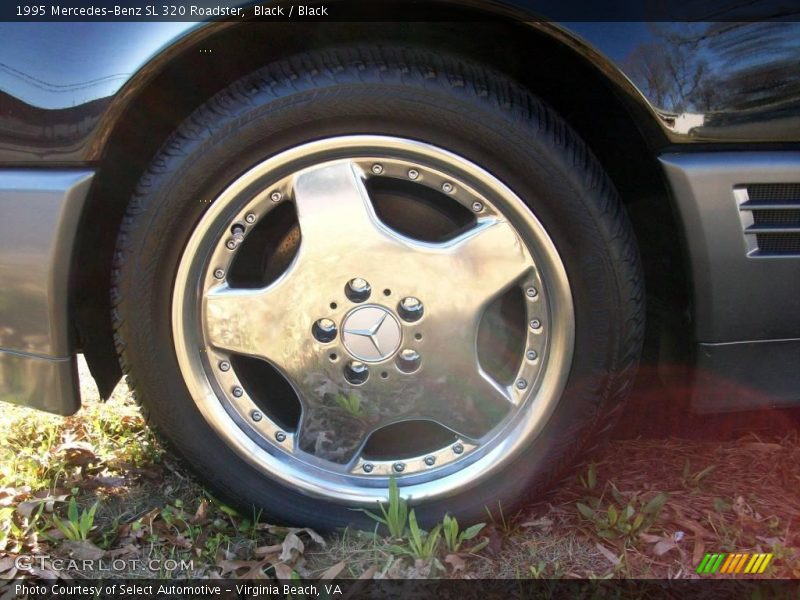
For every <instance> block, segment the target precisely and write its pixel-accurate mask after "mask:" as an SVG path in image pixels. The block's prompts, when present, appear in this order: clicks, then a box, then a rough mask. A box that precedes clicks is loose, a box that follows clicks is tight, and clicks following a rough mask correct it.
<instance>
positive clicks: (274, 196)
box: [269, 192, 283, 202]
mask: <svg viewBox="0 0 800 600" xmlns="http://www.w3.org/2000/svg"><path fill="white" fill-rule="evenodd" d="M281 198H283V194H281V193H280V192H272V193H271V194H270V195H269V199H270V200H272V201H273V202H280V201H281Z"/></svg>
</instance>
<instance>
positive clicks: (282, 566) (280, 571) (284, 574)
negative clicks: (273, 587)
mask: <svg viewBox="0 0 800 600" xmlns="http://www.w3.org/2000/svg"><path fill="white" fill-rule="evenodd" d="M273 567H274V568H275V578H276V579H281V580H284V581H291V579H292V573H293V570H292V567H290V566H289V565H287V564H286V563H282V562H279V563H277V564H275V565H273Z"/></svg>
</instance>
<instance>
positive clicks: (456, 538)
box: [442, 515, 489, 554]
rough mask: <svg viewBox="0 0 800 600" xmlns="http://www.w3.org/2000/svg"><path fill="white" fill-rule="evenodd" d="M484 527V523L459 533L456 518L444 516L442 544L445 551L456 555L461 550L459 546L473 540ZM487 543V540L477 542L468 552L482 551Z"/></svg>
mask: <svg viewBox="0 0 800 600" xmlns="http://www.w3.org/2000/svg"><path fill="white" fill-rule="evenodd" d="M485 526H486V523H478V524H476V525H473V526H472V527H467V528H466V529H465V530H464V531H459V526H458V521H457V520H456V518H455V517H451V516H450V515H445V516H444V519H442V533H443V534H444V542H445V546H446V547H447V551H448V552H451V553H453V554H455V553H457V552H458V551H459V550H460V549H461V545H462V544H463V543H464V542H466V541H467V540H471V539H473V538H475V536H477V535H478V534H479V533H480V532H481V530H482V529H483V528H484V527H485ZM488 543H489V540H484V541H482V542H479V543H478V544H476V545H475V546H473V547H472V548H470V550H469V551H470V552H477V551H478V550H481V549H483V548H484V547H485V546H486V544H488Z"/></svg>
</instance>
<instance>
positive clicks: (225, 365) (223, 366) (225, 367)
mask: <svg viewBox="0 0 800 600" xmlns="http://www.w3.org/2000/svg"><path fill="white" fill-rule="evenodd" d="M219 370H220V371H230V370H231V363H229V362H228V361H227V360H221V361H219Z"/></svg>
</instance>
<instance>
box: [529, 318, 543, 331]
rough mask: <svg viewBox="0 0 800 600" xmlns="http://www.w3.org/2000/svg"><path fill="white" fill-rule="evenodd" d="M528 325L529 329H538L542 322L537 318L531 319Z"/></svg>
mask: <svg viewBox="0 0 800 600" xmlns="http://www.w3.org/2000/svg"><path fill="white" fill-rule="evenodd" d="M530 326H531V329H539V328H540V327H541V326H542V322H541V321H540V320H539V319H531V322H530Z"/></svg>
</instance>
